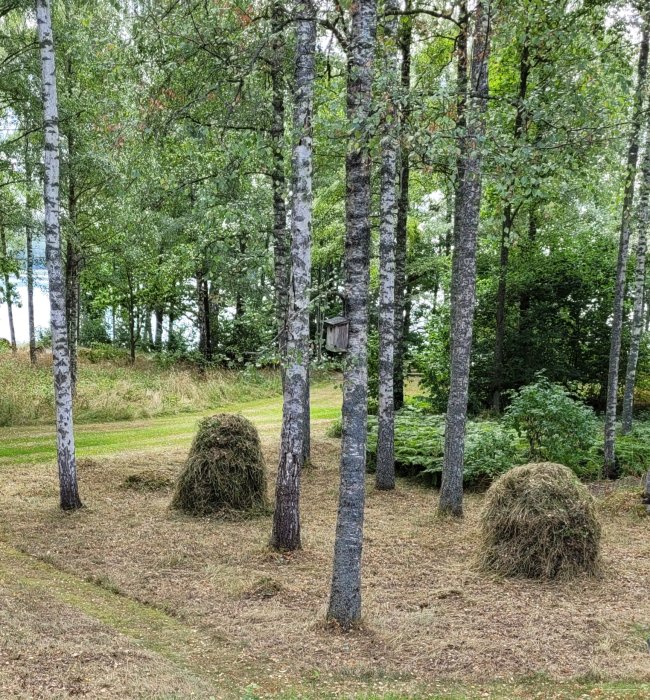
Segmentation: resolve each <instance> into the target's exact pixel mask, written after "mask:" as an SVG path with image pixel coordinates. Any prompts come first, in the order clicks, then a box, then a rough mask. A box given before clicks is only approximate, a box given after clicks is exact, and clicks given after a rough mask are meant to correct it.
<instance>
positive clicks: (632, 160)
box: [603, 12, 650, 479]
mask: <svg viewBox="0 0 650 700" xmlns="http://www.w3.org/2000/svg"><path fill="white" fill-rule="evenodd" d="M649 23H650V17H649V15H648V13H647V12H646V13H645V14H644V17H643V36H642V39H641V48H640V51H639V66H638V71H637V76H638V77H637V86H636V93H635V98H634V109H633V113H632V126H631V129H630V140H629V144H628V151H627V166H626V170H625V189H624V194H623V211H622V216H621V232H620V238H619V244H618V261H617V263H616V283H615V286H614V312H613V314H612V332H611V343H610V349H609V371H608V375H607V404H606V410H605V459H604V464H603V475H604V476H605V478H608V479H615V478H616V476H617V475H618V470H617V467H616V457H615V453H614V440H615V437H616V404H617V399H618V368H619V361H620V355H621V335H622V330H623V306H624V303H625V276H626V273H627V259H628V249H629V245H630V229H631V218H632V203H633V200H634V181H635V179H636V165H637V160H638V157H639V133H640V131H641V120H642V114H643V102H644V97H645V89H646V75H647V70H648V38H649V29H650V27H649Z"/></svg>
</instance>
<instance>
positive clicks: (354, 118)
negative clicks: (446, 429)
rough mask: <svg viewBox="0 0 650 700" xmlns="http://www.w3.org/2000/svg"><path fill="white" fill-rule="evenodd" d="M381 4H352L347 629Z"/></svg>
mask: <svg viewBox="0 0 650 700" xmlns="http://www.w3.org/2000/svg"><path fill="white" fill-rule="evenodd" d="M376 13H377V9H376V3H375V0H357V2H355V3H353V4H352V5H351V8H350V14H351V27H350V37H349V49H348V66H347V70H348V76H347V117H348V122H349V124H350V127H351V131H352V134H351V139H350V144H349V146H348V153H347V156H346V168H345V170H346V201H345V218H346V231H345V259H344V266H345V296H346V301H347V308H348V318H349V340H348V350H347V355H346V358H345V368H344V372H343V409H342V439H341V481H340V491H339V506H338V514H337V520H336V540H335V543H334V565H333V570H332V586H331V594H330V601H329V608H328V613H327V617H328V619H330V620H332V621H335V622H337V623H338V624H339V625H341V627H343V628H344V629H347V628H350V627H351V626H352V625H354V624H355V623H357V622H358V621H359V620H360V618H361V550H362V545H363V509H364V496H365V493H364V489H365V468H366V440H367V423H368V352H367V341H368V281H369V257H370V194H371V192H370V154H369V141H370V134H369V133H368V127H369V125H368V117H369V114H370V108H371V99H372V80H373V67H374V66H373V59H374V51H375V32H376V24H377V17H376Z"/></svg>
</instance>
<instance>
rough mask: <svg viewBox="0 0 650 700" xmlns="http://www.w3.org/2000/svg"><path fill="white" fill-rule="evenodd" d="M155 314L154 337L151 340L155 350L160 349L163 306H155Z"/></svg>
mask: <svg viewBox="0 0 650 700" xmlns="http://www.w3.org/2000/svg"><path fill="white" fill-rule="evenodd" d="M154 314H155V316H156V337H155V339H154V342H153V346H154V348H155V350H156V351H157V352H160V351H161V350H162V336H163V315H164V311H163V307H162V306H157V307H156V310H155V312H154Z"/></svg>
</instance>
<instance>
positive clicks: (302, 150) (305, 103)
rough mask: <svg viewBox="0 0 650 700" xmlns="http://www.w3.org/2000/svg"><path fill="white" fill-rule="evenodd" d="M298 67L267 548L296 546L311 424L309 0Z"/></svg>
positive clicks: (303, 2) (312, 45) (303, 8)
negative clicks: (278, 430)
mask: <svg viewBox="0 0 650 700" xmlns="http://www.w3.org/2000/svg"><path fill="white" fill-rule="evenodd" d="M296 13H297V16H298V18H299V19H298V20H297V23H296V36H297V42H296V66H295V88H294V90H295V93H294V111H293V156H292V169H293V182H292V192H293V194H292V217H291V284H290V288H289V313H288V316H287V341H286V368H285V373H284V404H283V416H282V442H281V446H280V464H279V466H278V477H277V483H276V491H275V512H274V515H273V532H272V535H271V546H273V547H275V548H276V549H281V550H295V549H299V548H300V507H299V506H300V472H301V470H302V467H303V465H304V459H305V454H306V446H305V434H306V430H305V424H306V423H309V289H310V286H311V221H312V152H313V145H312V131H313V128H312V113H313V101H314V70H315V69H314V60H315V51H316V17H315V12H314V8H313V6H312V3H311V0H299V1H298V2H296Z"/></svg>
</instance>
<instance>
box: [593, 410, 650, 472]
mask: <svg viewBox="0 0 650 700" xmlns="http://www.w3.org/2000/svg"><path fill="white" fill-rule="evenodd" d="M598 447H599V449H600V450H601V451H602V440H600V441H599V445H598ZM615 451H616V461H617V463H618V466H619V470H620V473H621V476H643V474H645V473H646V472H647V471H650V425H647V424H645V423H640V422H638V421H637V422H636V423H635V425H634V429H633V430H632V431H631V432H629V433H628V434H627V435H617V436H616V445H615Z"/></svg>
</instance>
